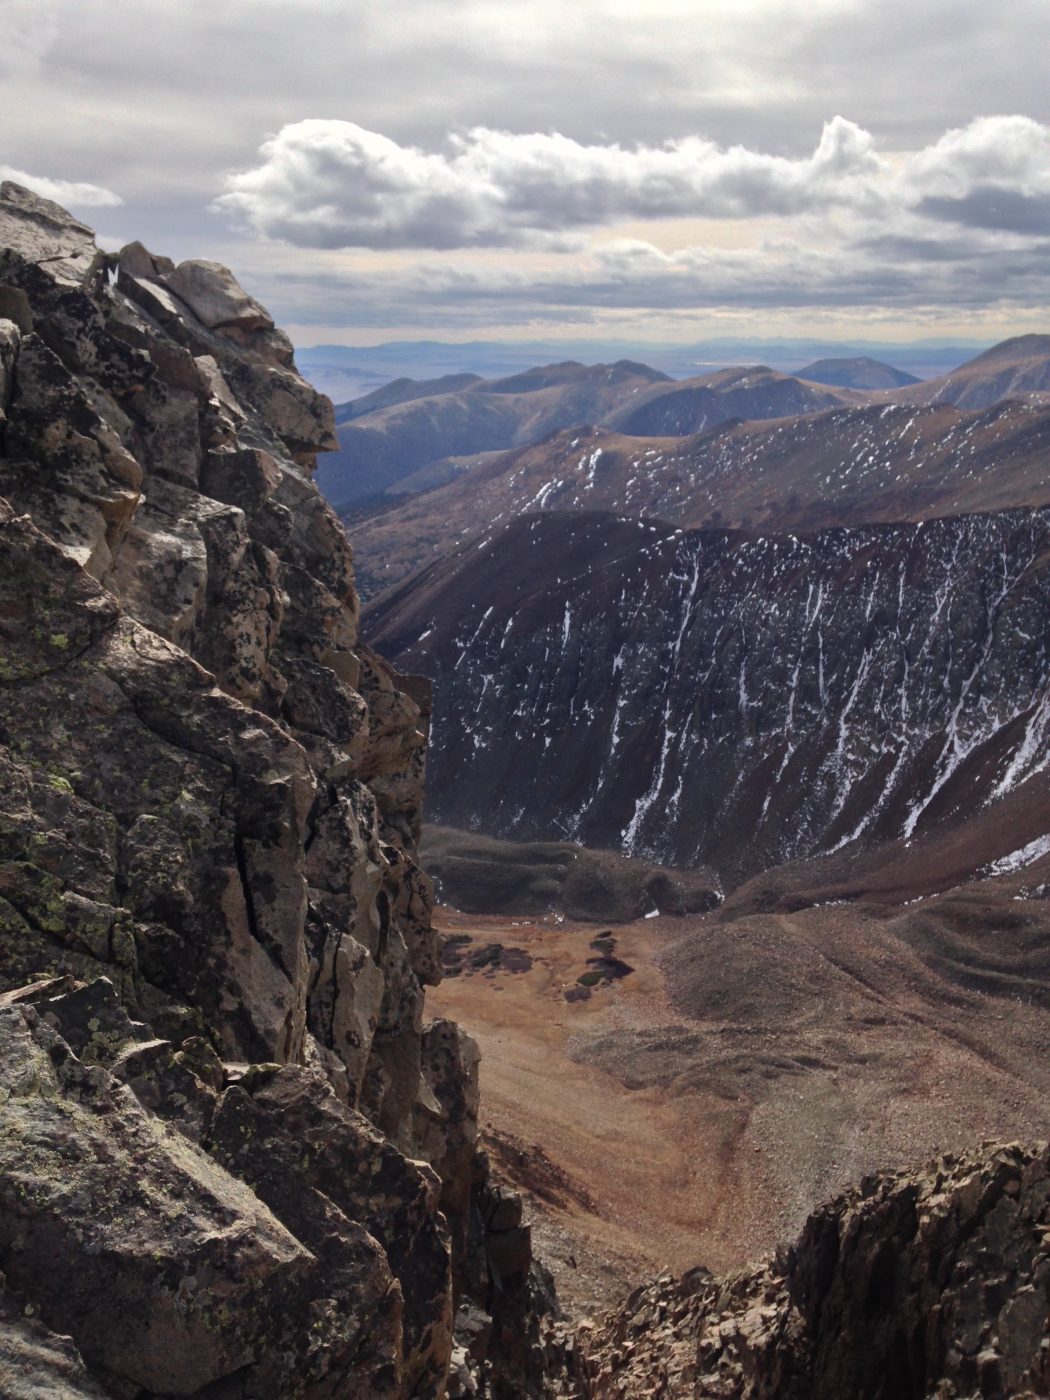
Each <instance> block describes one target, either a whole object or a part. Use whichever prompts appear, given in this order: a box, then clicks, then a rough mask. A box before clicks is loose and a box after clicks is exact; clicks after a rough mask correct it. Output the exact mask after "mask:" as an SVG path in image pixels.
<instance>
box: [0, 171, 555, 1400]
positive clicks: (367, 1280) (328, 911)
mask: <svg viewBox="0 0 1050 1400" xmlns="http://www.w3.org/2000/svg"><path fill="white" fill-rule="evenodd" d="M0 413H2V418H0V498H2V500H0V772H2V790H3V796H2V801H0V989H3V990H4V992H5V994H4V995H3V997H2V999H0V1036H2V1038H3V1040H4V1046H3V1051H2V1054H0V1065H2V1069H0V1116H2V1119H3V1126H2V1131H0V1193H2V1199H3V1210H2V1211H0V1216H2V1220H0V1271H2V1273H3V1275H4V1276H5V1278H6V1286H7V1292H6V1295H5V1307H6V1308H7V1309H8V1310H9V1315H8V1318H7V1320H4V1321H3V1322H2V1325H0V1375H3V1374H4V1368H5V1367H6V1368H7V1369H8V1370H12V1369H13V1373H14V1375H15V1376H16V1381H15V1382H13V1383H12V1386H11V1387H10V1388H8V1389H7V1390H5V1393H10V1394H12V1395H16V1394H21V1393H22V1391H20V1390H19V1389H18V1387H19V1386H21V1387H22V1390H24V1391H25V1393H27V1394H30V1393H36V1392H34V1391H32V1390H29V1389H27V1387H28V1386H29V1385H30V1378H31V1376H32V1375H33V1374H34V1372H36V1373H39V1374H40V1375H41V1376H42V1377H47V1378H48V1379H47V1380H41V1381H40V1385H47V1386H51V1389H49V1390H47V1391H46V1393H49V1394H51V1393H54V1394H62V1395H65V1394H68V1395H71V1396H72V1395H84V1396H94V1395H99V1394H104V1395H108V1396H111V1397H114V1400H125V1397H133V1396H134V1397H139V1396H145V1395H147V1394H148V1395H158V1396H159V1395H165V1396H167V1395H187V1396H188V1395H194V1396H200V1397H202V1398H203V1397H204V1396H207V1397H209V1400H237V1397H242V1396H243V1397H247V1396H250V1395H251V1396H261V1395H267V1396H275V1397H276V1396H282V1397H284V1396H288V1397H291V1396H299V1397H304V1398H305V1397H322V1396H323V1397H332V1398H333V1400H335V1397H350V1396H363V1395H368V1396H374V1397H385V1396H389V1397H391V1400H393V1397H399V1396H408V1395H410V1394H411V1395H413V1396H418V1397H424V1396H435V1397H436V1396H438V1395H441V1394H443V1393H444V1391H445V1387H446V1381H447V1376H448V1371H449V1366H450V1364H451V1358H452V1353H453V1322H454V1317H455V1314H456V1311H457V1309H458V1308H460V1306H461V1305H466V1304H467V1303H468V1301H469V1300H473V1301H472V1303H471V1306H473V1307H475V1308H476V1309H479V1310H480V1312H481V1313H482V1314H483V1315H484V1319H485V1327H487V1328H488V1327H491V1328H492V1329H493V1330H492V1337H493V1340H492V1343H491V1347H490V1349H489V1351H488V1352H487V1353H486V1351H485V1349H484V1348H479V1349H478V1350H479V1354H478V1357H477V1359H476V1360H475V1361H473V1362H471V1363H470V1364H469V1365H466V1369H465V1371H464V1374H465V1375H466V1377H467V1380H468V1381H469V1383H470V1384H471V1385H472V1386H474V1387H475V1389H477V1388H478V1387H481V1389H479V1390H478V1393H485V1394H507V1395H510V1394H520V1393H523V1392H522V1388H521V1387H522V1385H523V1384H524V1382H522V1381H520V1379H519V1380H518V1381H514V1380H513V1379H511V1378H512V1377H514V1376H518V1377H520V1376H523V1375H527V1374H532V1373H533V1372H534V1371H535V1369H536V1367H537V1366H538V1365H540V1364H541V1362H540V1360H539V1359H538V1358H539V1352H538V1350H537V1339H538V1332H537V1329H538V1325H539V1324H538V1313H537V1311H536V1309H535V1308H533V1307H532V1302H531V1299H532V1297H533V1292H532V1291H530V1290H534V1288H535V1279H536V1278H537V1277H538V1275H537V1274H536V1271H535V1269H534V1267H533V1265H532V1261H531V1254H530V1251H529V1248H528V1232H527V1229H525V1230H523V1233H522V1238H521V1241H520V1246H519V1249H518V1253H517V1255H516V1257H515V1267H514V1269H512V1270H509V1269H508V1268H507V1263H506V1259H505V1257H504V1252H503V1249H504V1247H503V1243H502V1242H501V1241H493V1242H492V1249H491V1250H490V1248H489V1244H490V1237H489V1236H490V1233H491V1232H489V1233H486V1230H485V1229H484V1228H482V1227H478V1228H475V1223H474V1222H475V1221H476V1220H482V1219H483V1212H484V1210H485V1209H486V1208H487V1207H486V1203H487V1201H488V1199H489V1194H490V1193H491V1192H492V1191H493V1190H494V1189H495V1188H494V1187H493V1186H492V1184H491V1183H490V1182H489V1179H488V1174H487V1170H486V1167H485V1163H484V1161H480V1160H479V1159H477V1158H476V1156H475V1145H474V1144H475V1139H476V1131H477V1123H476V1109H477V1085H476V1073H477V1056H476V1053H474V1052H473V1051H472V1047H471V1042H470V1041H469V1038H467V1037H465V1036H462V1035H461V1034H460V1033H459V1032H458V1031H457V1032H455V1033H454V1034H453V1033H452V1032H447V1033H444V1034H443V1035H436V1034H435V1032H434V1031H433V1029H432V1028H428V1027H427V1025H426V1023H425V1021H424V1005H423V996H424V987H425V986H426V985H428V984H432V983H433V982H435V981H436V980H437V979H438V978H439V976H440V962H439V955H438V948H437V939H436V934H435V932H434V930H433V929H432V927H431V923H430V905H431V893H430V886H429V882H428V880H427V879H426V877H425V876H424V875H423V873H422V872H421V870H420V869H419V867H418V865H417V863H416V859H415V843H416V840H417V837H418V832H419V818H420V808H421V801H422V777H423V758H424V746H425V731H426V724H427V713H428V708H429V694H428V687H427V686H426V684H425V683H422V682H419V681H412V680H411V679H407V678H402V677H398V676H397V675H396V674H395V673H393V672H392V671H391V670H390V668H389V667H388V666H387V664H386V663H385V662H384V661H382V660H381V659H380V658H379V657H377V656H376V655H375V654H374V653H372V652H370V651H369V650H368V648H367V647H364V646H362V645H361V644H360V642H359V638H358V626H357V622H358V601H357V596H356V593H355V590H354V582H353V566H352V560H351V555H350V550H349V547H348V545H347V543H346V539H345V536H344V533H343V531H342V528H341V527H340V525H339V523H338V521H337V520H336V518H335V517H334V515H333V514H332V512H331V511H330V510H329V508H328V507H327V506H326V504H325V503H324V501H323V499H322V498H321V497H320V495H319V494H318V492H317V490H316V488H315V486H314V484H313V481H312V479H311V478H312V472H313V468H314V461H315V456H316V454H317V453H318V452H319V451H324V450H327V449H330V448H331V447H333V446H334V444H335V438H334V434H333V416H332V408H331V405H330V403H329V402H328V401H327V400H326V399H323V398H321V397H320V396H319V395H317V394H316V393H315V392H314V391H313V390H312V389H311V388H310V387H309V386H308V385H307V384H306V383H305V382H304V381H303V380H302V379H301V378H300V377H299V375H298V374H297V373H296V371H295V368H294V364H293V360H292V351H291V346H290V343H289V342H288V340H287V338H286V337H285V336H284V334H283V333H282V332H281V331H279V330H278V329H277V328H276V327H275V326H274V325H273V322H272V320H271V319H270V317H269V315H268V314H267V313H266V311H265V310H264V309H263V308H262V307H261V306H260V305H259V304H258V303H257V302H255V301H254V300H253V299H252V298H251V297H250V296H249V295H248V294H247V293H245V292H244V291H243V290H242V289H241V288H240V287H239V286H238V284H237V282H236V281H235V279H234V278H233V276H232V274H231V273H230V272H228V270H227V269H225V268H223V267H221V266H220V265H218V264H215V263H208V262H190V263H183V264H181V265H180V266H178V267H176V266H174V265H173V264H172V263H171V262H170V261H168V260H167V259H164V258H162V257H156V256H154V255H152V254H151V253H149V252H148V251H147V250H146V249H144V248H143V247H141V245H138V244H132V245H129V246H128V247H126V248H125V249H124V250H123V251H122V252H121V253H120V255H119V256H117V257H112V256H109V255H104V254H102V253H101V252H99V251H98V249H97V248H96V247H95V245H94V241H93V238H92V235H91V233H90V231H89V230H88V229H86V228H84V227H83V226H82V225H80V224H78V223H77V222H76V221H74V220H72V219H71V218H70V217H69V216H68V215H67V214H66V213H65V212H64V211H63V210H61V209H60V208H58V207H57V206H56V205H53V204H51V203H49V202H48V201H46V200H42V199H39V198H37V197H36V196H34V195H31V194H29V193H28V192H27V191H24V190H21V189H20V188H18V187H17V186H13V185H10V184H4V185H3V186H0ZM450 1035H451V1036H452V1038H453V1040H454V1041H455V1044H456V1046H457V1047H458V1049H457V1051H456V1053H455V1054H454V1055H451V1054H450V1052H449V1051H448V1047H447V1042H448V1040H449V1036H450ZM453 1201H454V1202H455V1204H456V1208H457V1210H458V1216H457V1215H456V1214H455V1212H454V1211H452V1208H451V1204H450V1203H451V1202H453ZM443 1203H444V1205H445V1206H446V1207H447V1208H448V1212H449V1213H448V1214H447V1215H446V1213H445V1211H444V1209H443ZM450 1222H451V1227H450ZM450 1228H451V1231H452V1233H453V1234H454V1235H455V1239H453V1238H451V1237H450ZM454 1263H455V1277H453V1272H454V1271H453V1264H454ZM500 1278H502V1279H503V1280H504V1286H503V1287H502V1288H500V1287H499V1285H498V1284H497V1282H496V1280H497V1279H500ZM497 1295H498V1296H497ZM496 1314H499V1317H500V1318H501V1319H502V1320H501V1326H500V1328H496V1327H495V1323H494V1321H493V1319H494V1317H495V1316H496ZM70 1339H71V1340H70ZM23 1363H24V1364H23ZM464 1365H465V1363H464ZM460 1370H463V1366H460ZM5 1383H6V1382H5ZM501 1387H502V1389H501ZM515 1387H517V1388H515ZM41 1393H45V1392H41Z"/></svg>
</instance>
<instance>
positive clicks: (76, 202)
mask: <svg viewBox="0 0 1050 1400" xmlns="http://www.w3.org/2000/svg"><path fill="white" fill-rule="evenodd" d="M0 180H13V181H14V182H15V184H16V185H24V186H25V187H26V189H27V190H32V191H33V193H34V194H39V195H42V196H43V197H44V199H53V200H55V202H56V203H58V204H64V205H69V206H70V207H72V208H74V209H76V208H77V207H79V208H82V209H112V208H114V207H115V206H116V205H118V204H123V203H124V201H123V200H122V199H121V197H120V195H119V194H114V193H113V191H112V190H107V189H105V188H104V187H103V186H102V185H90V184H87V183H86V182H85V181H83V180H52V179H51V178H50V177H49V176H47V175H30V174H29V172H28V171H26V170H16V169H15V167H14V166H13V165H0Z"/></svg>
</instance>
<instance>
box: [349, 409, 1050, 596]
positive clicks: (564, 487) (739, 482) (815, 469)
mask: <svg viewBox="0 0 1050 1400" xmlns="http://www.w3.org/2000/svg"><path fill="white" fill-rule="evenodd" d="M1048 461H1050V406H1048V407H1046V408H1040V409H1034V408H1032V407H1029V406H1028V405H1026V404H1021V403H1017V402H1016V401H1013V400H1008V401H1006V402H1004V403H1000V404H996V405H995V406H993V407H992V408H990V409H984V410H980V411H973V412H966V411H964V410H961V409H957V408H955V407H953V406H952V405H950V404H937V405H931V406H926V407H920V408H915V407H912V406H911V405H902V404H884V405H865V406H862V407H860V408H855V409H848V408H838V409H835V410H833V411H830V412H825V413H819V414H811V415H807V416H804V417H799V418H794V419H788V420H786V421H785V420H777V421H774V422H771V423H762V422H749V423H740V422H730V423H724V424H722V425H720V426H719V427H718V428H714V429H711V430H710V431H708V432H705V433H699V434H696V435H694V436H691V437H685V438H639V437H628V436H625V435H623V434H619V433H614V432H612V431H609V430H607V429H603V428H592V429H587V430H584V431H582V432H581V430H579V429H568V430H566V431H564V432H561V433H558V434H556V435H555V436H553V437H550V438H547V439H546V440H545V441H543V442H541V443H537V444H535V445H533V446H532V447H527V448H523V449H522V450H520V451H518V452H511V453H505V454H500V455H498V456H496V457H494V458H492V459H491V460H490V461H488V462H486V463H484V464H481V465H478V466H476V467H475V468H473V469H472V470H471V471H470V472H469V474H466V475H462V476H460V477H459V478H457V479H456V480H455V481H453V482H450V483H449V484H447V485H445V486H442V487H440V488H438V489H436V490H434V491H430V492H428V493H426V494H421V495H416V496H412V497H408V498H405V499H403V500H401V501H400V502H398V503H397V504H394V503H392V504H391V508H389V509H386V510H384V511H380V512H376V513H374V514H372V515H371V516H369V517H368V518H366V519H360V520H357V521H355V522H354V524H353V529H352V536H353V539H354V542H355V546H356V555H357V569H358V584H359V587H360V589H361V592H362V595H363V596H365V597H371V596H374V595H375V594H376V593H378V592H380V591H382V589H384V588H387V587H390V586H391V585H393V584H395V583H397V582H399V581H400V580H401V579H403V578H407V577H408V575H410V574H411V573H413V572H414V571H415V570H416V569H418V568H419V567H421V565H423V564H424V563H426V562H427V561H428V559H429V558H433V557H434V554H435V552H436V553H442V552H445V551H447V550H448V549H450V548H451V547H452V546H453V545H455V544H456V543H457V542H458V541H460V540H467V539H470V538H474V539H476V540H481V539H482V538H483V537H484V536H485V535H486V534H487V533H488V532H489V529H490V528H491V527H495V526H498V525H501V524H503V523H505V522H507V521H510V520H513V519H516V518H517V517H519V516H522V515H526V514H528V513H530V512H536V511H543V512H552V511H557V512H565V511H570V512H575V511H581V510H609V511H613V512H615V513H616V514H618V515H624V516H634V517H645V518H647V519H659V520H662V521H667V522H668V523H670V524H673V525H681V526H684V527H687V528H693V527H695V526H700V525H709V526H728V527H733V528H743V529H756V530H806V529H816V528H824V527H827V526H832V525H850V524H855V523H858V522H860V521H892V520H924V519H929V518H931V517H933V516H937V515H948V514H953V513H957V512H960V511H979V510H1003V509H1010V508H1015V507H1023V506H1044V505H1050V474H1048V472H1047V462H1048ZM435 524H437V525H438V527H439V528H438V529H437V531H436V532H435Z"/></svg>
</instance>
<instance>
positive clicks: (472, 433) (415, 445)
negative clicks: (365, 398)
mask: <svg viewBox="0 0 1050 1400" xmlns="http://www.w3.org/2000/svg"><path fill="white" fill-rule="evenodd" d="M669 382H671V381H669V380H668V378H667V376H666V375H665V374H661V373H660V371H659V370H655V369H650V368H649V367H648V365H640V364H636V363H634V362H633V361H630V360H620V361H618V362H617V363H616V364H614V365H581V364H577V363H576V362H575V361H573V360H569V361H566V362H565V363H563V364H558V365H545V366H542V367H539V368H533V369H530V370H527V371H526V372H525V373H522V374H515V375H511V376H509V377H507V378H504V379H498V380H477V379H473V378H471V380H470V382H469V383H468V384H467V386H466V387H465V388H460V389H457V390H455V391H452V392H448V391H445V392H432V393H429V394H424V395H423V397H406V398H402V399H400V400H399V401H395V402H392V403H389V404H388V405H386V406H382V407H378V408H376V409H374V410H373V411H372V412H365V413H363V414H358V413H357V412H356V406H355V405H354V404H349V405H347V406H346V408H345V409H344V410H343V411H342V415H337V419H336V432H337V434H338V437H339V451H338V452H332V453H329V454H328V455H327V456H326V458H325V459H324V461H323V462H322V463H321V465H320V467H319V469H318V473H317V483H318V485H319V486H320V488H321V490H322V491H323V492H324V493H325V495H326V496H327V497H328V499H329V500H330V501H331V502H332V503H333V504H334V505H335V506H337V507H341V506H347V505H351V504H353V503H354V502H356V501H362V500H366V499H368V498H369V497H372V496H376V495H379V494H380V493H382V492H383V491H385V490H386V489H387V488H388V487H389V486H391V485H392V484H393V483H394V482H396V481H399V480H401V479H402V478H403V477H407V476H409V475H411V474H413V473H415V472H418V471H419V470H420V468H423V467H426V466H428V465H429V464H430V463H432V462H438V461H441V460H443V459H445V458H448V457H456V456H466V455H470V454H473V453H475V452H487V451H492V450H493V449H505V448H510V447H521V446H523V445H524V444H525V443H529V442H536V441H537V440H538V439H539V438H542V437H544V436H546V434H548V433H550V432H553V431H554V430H556V429H558V428H566V427H569V426H571V425H572V424H575V423H592V422H595V421H596V420H598V419H601V418H603V417H605V415H606V414H608V413H609V412H610V411H611V410H612V409H613V408H614V407H616V406H618V405H619V404H621V403H623V402H624V401H625V400H629V399H630V398H631V397H632V396H633V395H636V394H638V393H639V392H640V391H642V390H645V389H648V388H650V387H651V386H652V385H654V384H656V385H660V384H664V383H669ZM402 385H403V387H402V388H401V389H400V390H398V391H395V392H396V393H399V394H405V395H410V394H412V389H411V387H409V386H407V385H405V384H404V381H403V382H402ZM390 387H391V386H388V388H390ZM417 387H418V386H417ZM386 392H387V390H383V391H382V393H381V394H380V395H378V396H376V395H370V396H369V397H370V398H377V397H378V398H381V397H382V394H383V393H386Z"/></svg>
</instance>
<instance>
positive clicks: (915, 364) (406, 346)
mask: <svg viewBox="0 0 1050 1400" xmlns="http://www.w3.org/2000/svg"><path fill="white" fill-rule="evenodd" d="M986 345H987V342H986V341H981V340H967V341H962V342H958V341H957V342H955V343H950V342H946V341H943V340H918V341H912V342H891V341H877V340H864V339H857V340H852V341H849V342H843V341H830V340H812V339H806V340H790V339H787V338H784V339H779V340H771V339H761V338H752V339H743V338H741V337H728V336H721V337H719V338H714V339H709V340H700V341H694V342H692V343H691V344H686V345H681V344H672V343H669V342H659V341H637V340H635V341H630V340H571V341H569V340H546V341H544V340H529V341H522V340H516V341H510V340H473V341H465V342H460V343H451V342H445V341H438V340H402V341H388V342H386V343H385V344H382V345H368V346H349V345H313V346H308V347H305V348H304V347H302V346H299V347H297V348H296V354H295V360H296V364H297V365H298V366H299V368H300V371H301V372H302V373H303V374H304V375H305V376H306V378H307V379H309V380H310V381H311V383H313V384H315V385H316V386H317V388H318V389H320V390H321V391H322V393H325V394H328V395H329V396H330V397H331V398H332V399H333V400H334V401H335V402H336V403H344V402H346V401H347V400H348V399H352V398H357V397H358V396H359V395H361V394H365V393H369V392H371V390H373V389H377V388H379V387H380V386H382V385H384V384H387V383H389V382H390V380H392V379H401V378H406V377H407V378H409V379H417V380H419V379H438V378H440V377H442V376H443V375H446V374H465V373H470V374H478V375H480V376H481V377H482V378H483V379H500V378H503V377H505V376H507V375H511V374H518V373H520V372H521V371H522V370H527V369H531V368H532V366H533V365H546V364H553V363H556V362H558V361H563V360H577V361H579V363H581V364H587V365H596V364H614V363H615V362H616V361H617V360H640V361H641V362H642V363H643V364H647V365H652V367H653V368H654V369H659V370H663V371H664V373H666V374H669V375H671V376H672V378H674V379H692V378H695V376H696V375H698V374H709V373H711V372H712V371H714V370H718V369H727V368H729V367H730V366H733V365H756V364H762V365H770V366H771V367H772V368H773V369H777V370H781V371H783V372H784V373H786V374H793V373H794V372H795V367H796V366H797V365H802V364H809V363H812V362H813V361H815V360H827V359H849V358H855V357H857V356H865V355H870V356H871V357H872V358H873V359H876V360H881V361H884V362H885V363H887V364H891V365H895V366H896V367H897V368H898V369H900V370H907V371H908V372H909V373H911V374H914V375H917V376H918V377H919V378H920V379H933V378H937V377H939V376H940V375H943V374H947V373H948V372H949V371H950V370H952V369H954V368H955V366H956V365H961V364H962V363H963V361H964V360H969V359H972V358H973V356H974V355H976V354H977V353H978V351H980V350H983V349H984V348H985V347H986Z"/></svg>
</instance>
